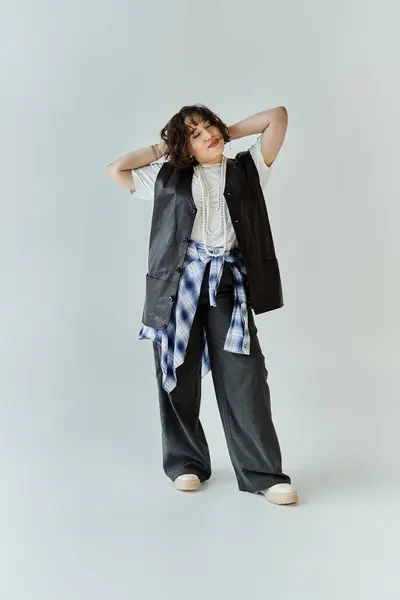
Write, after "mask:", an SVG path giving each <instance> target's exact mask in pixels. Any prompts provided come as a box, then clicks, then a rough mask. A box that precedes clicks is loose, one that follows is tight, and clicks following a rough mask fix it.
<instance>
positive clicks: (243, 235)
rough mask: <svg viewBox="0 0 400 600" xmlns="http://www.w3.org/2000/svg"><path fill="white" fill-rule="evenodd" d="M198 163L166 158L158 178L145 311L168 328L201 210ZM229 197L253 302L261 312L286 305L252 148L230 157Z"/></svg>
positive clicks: (146, 320) (149, 320)
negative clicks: (176, 163)
mask: <svg viewBox="0 0 400 600" xmlns="http://www.w3.org/2000/svg"><path fill="white" fill-rule="evenodd" d="M193 168H194V167H193V166H192V165H191V166H190V167H187V168H185V169H176V168H174V167H172V166H171V164H170V163H169V162H168V161H166V162H165V163H164V164H163V166H162V167H161V169H160V171H159V173H158V175H157V179H156V182H155V191H154V206H153V216H152V223H151V229H150V241H149V254H148V272H147V275H146V292H145V302H144V308H143V316H142V322H143V324H144V325H148V326H149V327H156V328H164V329H165V328H166V327H167V324H168V321H169V319H170V315H171V310H172V306H173V303H174V301H175V296H176V293H177V289H178V285H179V278H180V273H181V271H182V266H183V263H184V260H185V255H186V250H187V244H188V242H189V240H190V235H191V232H192V228H193V223H194V219H195V216H196V212H197V209H196V206H195V204H194V201H193V196H192V177H193ZM224 196H225V199H226V203H227V206H228V210H229V213H230V216H231V219H232V225H233V228H234V230H235V233H236V237H237V240H238V244H239V248H240V250H241V253H242V256H243V261H244V265H245V267H246V271H247V276H245V281H246V291H247V298H248V305H249V306H251V307H252V308H253V310H254V312H255V313H256V314H259V313H263V312H267V311H270V310H274V309H276V308H280V307H282V306H283V297H282V285H281V278H280V273H279V265H278V260H277V258H276V255H275V248H274V242H273V239H272V232H271V227H270V223H269V218H268V213H267V208H266V204H265V199H264V195H263V192H262V189H261V185H260V179H259V176H258V171H257V168H256V165H255V164H254V161H253V158H252V156H251V154H250V151H249V150H245V151H243V152H239V153H238V154H237V155H236V156H235V158H228V159H227V167H226V182H225V189H224Z"/></svg>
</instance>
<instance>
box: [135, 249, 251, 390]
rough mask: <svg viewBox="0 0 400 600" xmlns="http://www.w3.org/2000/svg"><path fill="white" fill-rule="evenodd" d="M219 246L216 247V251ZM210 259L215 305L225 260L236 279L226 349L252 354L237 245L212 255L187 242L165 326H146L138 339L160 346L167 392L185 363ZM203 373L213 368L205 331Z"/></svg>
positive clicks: (211, 285) (163, 382)
mask: <svg viewBox="0 0 400 600" xmlns="http://www.w3.org/2000/svg"><path fill="white" fill-rule="evenodd" d="M217 251H218V249H217V248H216V249H215V252H217ZM210 261H211V265H210V275H209V300H210V305H211V306H216V305H217V303H216V290H217V288H218V285H219V283H220V280H221V275H222V271H223V267H224V261H225V262H227V263H228V264H229V266H230V268H231V270H232V274H233V281H234V304H233V310H232V316H231V322H230V326H229V329H228V332H227V335H226V338H225V344H224V350H227V351H228V352H236V353H239V354H250V334H249V327H248V311H247V301H246V300H247V299H246V291H245V287H244V282H243V277H242V273H241V271H240V268H241V267H242V266H243V262H242V257H241V254H240V251H239V249H238V248H234V249H233V250H231V251H229V252H225V253H224V254H223V256H217V255H215V256H212V257H211V256H209V255H208V254H207V253H206V252H205V249H204V245H203V244H200V243H198V242H195V241H193V240H191V241H190V242H189V244H188V248H187V253H186V257H185V261H184V264H183V269H182V273H181V277H180V280H179V286H178V291H177V295H176V300H175V303H174V306H173V307H172V311H171V318H170V320H169V323H168V325H167V328H166V329H155V328H153V327H148V326H147V325H143V327H142V328H141V330H140V332H139V339H150V340H153V341H154V342H157V343H158V344H160V345H161V370H162V373H163V379H162V385H163V388H164V389H165V390H166V391H167V392H171V391H172V390H173V389H174V388H175V386H176V369H177V368H178V367H179V366H180V365H181V364H182V363H183V361H184V359H185V352H186V348H187V344H188V340H189V334H190V329H191V327H192V323H193V319H194V316H195V313H196V309H197V305H198V301H199V297H200V291H201V284H202V281H203V277H204V271H205V268H206V265H207V263H209V262H210ZM203 339H204V341H203V354H202V373H201V376H202V377H204V376H205V375H206V374H207V373H208V372H209V371H210V369H211V365H210V359H209V353H208V345H207V337H206V333H205V331H204V338H203Z"/></svg>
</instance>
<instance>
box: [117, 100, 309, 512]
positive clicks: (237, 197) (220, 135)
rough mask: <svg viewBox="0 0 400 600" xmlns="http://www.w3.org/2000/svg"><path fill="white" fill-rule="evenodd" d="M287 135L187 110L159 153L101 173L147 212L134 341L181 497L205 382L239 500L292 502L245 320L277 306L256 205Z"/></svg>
mask: <svg viewBox="0 0 400 600" xmlns="http://www.w3.org/2000/svg"><path fill="white" fill-rule="evenodd" d="M286 129H287V111H286V109H285V108H284V107H283V106H279V107H277V108H273V109H269V110H265V111H262V112H260V113H257V114H255V115H253V116H251V117H248V118H246V119H244V120H242V121H240V122H238V123H236V124H234V125H231V126H230V127H227V125H226V124H225V123H224V122H223V121H222V120H221V119H220V117H219V116H218V115H216V114H215V113H214V112H212V111H211V110H210V109H209V108H207V107H205V106H204V105H201V104H195V105H190V106H184V107H182V108H181V110H180V111H179V112H178V113H176V114H175V115H174V116H173V117H172V118H171V119H170V120H169V121H168V123H167V124H166V125H165V127H164V128H163V129H162V130H161V134H160V136H161V141H160V142H159V143H157V144H154V145H152V146H150V147H145V148H140V149H138V150H135V151H134V152H131V153H129V154H126V155H124V156H122V157H121V158H120V159H118V160H116V161H114V162H113V163H110V165H108V166H107V173H108V174H109V176H110V177H112V178H113V179H114V180H115V181H117V182H118V183H120V184H121V185H123V186H124V187H126V188H127V189H128V190H129V192H130V193H131V194H132V195H136V196H138V197H140V198H145V199H148V200H149V201H151V202H152V203H153V217H152V225H151V232H150V242H149V265H148V273H147V275H146V300H145V304H144V309H143V317H142V322H143V327H142V329H141V331H140V334H139V337H140V339H144V338H147V339H151V340H152V341H153V349H154V360H155V370H156V377H157V386H158V396H159V404H160V416H161V427H162V449H163V468H164V471H165V473H166V475H167V476H168V477H169V478H170V479H171V480H172V481H173V482H174V484H175V487H176V489H178V490H181V491H190V490H197V489H199V488H200V487H201V484H202V482H203V481H205V480H207V479H209V478H210V476H211V460H210V453H209V448H208V444H207V440H206V437H205V434H204V431H203V428H202V425H201V422H200V419H199V413H200V397H201V379H202V377H203V376H204V375H205V374H206V373H207V372H208V371H209V370H211V372H212V377H213V383H214V389H215V393H216V398H217V403H218V409H219V413H220V416H221V421H222V425H223V428H224V433H225V436H226V441H227V446H228V450H229V456H230V459H231V462H232V465H233V468H234V471H235V475H236V479H237V483H238V487H239V490H241V491H248V492H251V493H261V494H263V495H264V496H265V497H266V498H267V499H268V500H269V501H270V502H273V503H275V504H294V503H296V502H297V501H298V497H297V492H296V490H295V489H293V487H292V485H291V480H290V477H289V476H288V475H285V474H284V473H283V472H282V465H281V463H282V460H281V451H280V446H279V441H278V438H277V435H276V432H275V428H274V425H273V421H272V415H271V403H270V392H269V386H268V383H267V376H268V371H267V369H266V367H265V359H264V355H263V353H262V350H261V348H260V344H259V341H258V336H257V328H256V325H255V322H254V316H253V312H255V313H261V312H267V311H268V310H273V309H276V308H279V307H281V306H282V305H283V300H282V293H281V284H280V276H279V267H278V263H277V259H276V255H275V250H274V244H273V239H272V233H271V229H270V226H269V220H268V214H267V210H266V205H265V200H264V193H265V188H266V184H267V182H268V179H269V176H270V171H271V167H272V163H273V162H274V160H275V159H276V157H277V155H278V153H279V151H280V149H281V147H282V144H283V141H284V138H285V134H286ZM252 134H261V135H260V136H259V137H258V138H257V140H256V142H255V143H254V144H253V145H252V146H251V147H250V148H249V149H248V150H247V151H244V152H240V153H238V154H237V155H236V157H235V158H234V159H231V158H227V157H226V156H225V155H224V154H223V151H224V147H225V143H226V142H228V141H229V140H233V139H237V138H241V137H244V136H248V135H252Z"/></svg>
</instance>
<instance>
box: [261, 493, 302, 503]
mask: <svg viewBox="0 0 400 600" xmlns="http://www.w3.org/2000/svg"><path fill="white" fill-rule="evenodd" d="M265 497H266V498H267V500H268V501H269V502H272V504H297V502H298V501H299V498H298V496H297V493H296V492H292V493H291V494H285V495H284V496H283V494H279V493H278V492H269V493H268V492H267V493H266V494H265Z"/></svg>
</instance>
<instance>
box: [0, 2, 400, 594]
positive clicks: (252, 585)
mask: <svg viewBox="0 0 400 600" xmlns="http://www.w3.org/2000/svg"><path fill="white" fill-rule="evenodd" d="M2 13H3V15H2V17H3V18H2V32H1V39H2V40H3V42H4V47H3V51H2V53H1V63H2V67H3V73H2V81H3V86H2V95H1V116H2V122H3V123H2V160H1V164H2V173H3V175H2V194H1V199H2V219H1V225H2V231H1V238H0V239H1V244H2V253H1V260H2V269H1V273H2V280H1V283H2V285H1V341H2V343H1V368H2V376H1V392H2V393H1V415H2V416H1V437H0V446H1V455H0V460H1V467H2V474H1V512H0V519H1V521H2V523H1V529H2V533H1V547H2V552H3V556H2V561H1V565H2V567H1V568H2V571H3V572H2V576H1V578H0V591H1V596H2V597H4V598H7V600H39V599H40V600H50V599H51V600H54V599H55V598H57V600H64V599H65V600H67V599H68V600H71V599H72V598H79V599H81V598H82V599H83V598H85V599H89V598H90V599H91V598H97V599H99V600H100V599H101V600H103V599H108V598H109V599H111V598H112V599H114V598H115V599H116V598H118V599H119V600H123V599H132V598H138V599H139V598H140V599H141V600H142V599H143V600H147V599H153V598H158V597H161V594H162V597H163V598H168V599H169V598H176V597H177V596H180V595H182V594H183V593H185V595H186V594H188V593H189V594H190V596H191V597H193V598H201V597H210V598H217V597H219V596H221V595H222V597H224V596H226V597H228V596H229V597H231V598H239V597H243V596H244V594H246V597H251V596H252V595H254V594H259V595H261V594H271V597H272V596H273V597H274V598H275V599H278V598H279V599H285V600H288V599H289V598H291V597H292V596H291V593H295V594H296V597H297V598H307V599H310V598H313V599H314V598H315V599H318V600H320V599H321V598H324V599H326V598H329V599H330V598H337V597H341V598H354V597H359V598H363V599H364V600H366V599H375V598H378V597H379V598H389V597H390V598H393V597H395V596H396V593H399V591H400V582H399V576H398V569H397V567H396V566H395V562H396V554H398V543H397V542H398V536H399V533H400V531H399V527H400V520H399V516H400V515H399V513H400V510H399V500H398V497H399V496H398V494H399V491H400V486H399V467H400V458H399V442H398V431H399V420H400V408H399V403H398V377H397V375H398V364H397V363H398V359H399V350H400V348H399V325H400V322H399V310H398V308H399V302H400V287H399V282H398V273H399V267H398V265H399V243H398V227H399V225H398V224H399V219H400V210H399V202H398V200H399V185H398V173H399V169H398V166H397V164H395V163H396V162H397V159H398V147H399V116H400V114H399V113H400V111H399V106H400V86H399V79H398V64H396V62H397V61H396V57H398V56H399V51H400V48H399V42H398V37H397V34H398V23H399V18H400V9H399V7H398V4H397V3H396V2H395V1H394V0H393V1H392V2H390V1H386V2H380V3H375V2H372V1H361V0H346V1H344V0H340V1H339V2H326V1H317V0H314V1H312V0H307V1H305V2H294V1H293V2H287V3H283V4H282V3H276V2H265V1H261V0H259V1H255V0H251V1H250V2H246V3H242V2H221V1H219V2H217V1H216V0H213V1H212V2H211V0H205V1H203V2H202V3H194V2H189V1H188V2H183V1H178V0H177V1H174V2H172V1H171V0H170V1H167V2H165V1H164V2H162V1H161V0H155V1H154V2H152V3H149V4H145V3H138V2H136V3H133V4H129V3H123V2H117V3H116V2H106V1H104V2H100V3H98V2H85V3H83V4H82V3H81V2H79V3H78V2H64V3H56V4H54V3H51V2H45V1H43V0H41V1H39V2H36V3H32V2H19V3H18V4H17V5H15V4H14V5H13V6H12V9H10V8H3V9H2ZM396 67H397V68H396ZM193 102H203V103H205V104H207V105H209V106H210V107H211V108H212V109H214V110H215V111H216V112H217V113H219V114H220V115H221V117H222V118H223V119H224V120H225V121H226V122H227V123H228V124H231V123H233V122H236V121H238V120H240V119H243V118H245V117H247V116H249V115H251V114H253V113H255V112H258V111H260V110H263V109H265V108H271V107H273V106H277V105H279V104H284V105H285V106H286V107H287V109H288V112H289V128H288V133H287V137H286V141H285V144H284V146H283V148H282V150H281V153H280V155H279V157H278V158H277V160H276V163H275V165H274V168H273V172H272V173H271V179H270V181H269V184H268V185H269V189H268V194H267V198H266V201H267V205H268V209H269V213H270V217H271V223H272V227H273V233H274V237H275V243H276V250H277V254H278V257H279V260H280V266H281V274H282V280H283V291H284V301H285V306H284V308H282V309H280V310H278V311H274V312H271V313H269V314H264V315H259V316H257V317H256V323H257V326H258V330H259V336H260V340H261V344H262V347H263V350H264V354H265V356H266V364H267V368H268V371H269V383H270V388H271V399H272V408H273V416H274V421H275V425H276V428H277V431H278V435H279V438H280V442H281V447H282V453H283V467H284V470H285V471H286V472H288V473H289V474H290V475H291V477H292V479H293V483H294V485H295V486H296V488H297V489H298V491H299V496H300V504H299V506H297V507H294V508H288V507H276V506H273V505H271V504H269V503H268V502H267V501H266V500H265V498H263V497H262V496H255V495H250V494H245V493H242V492H239V491H238V490H237V487H236V482H235V478H234V473H233V469H232V467H231V465H230V462H229V458H228V454H227V449H226V445H225V439H224V437H223V432H222V427H221V425H220V420H219V415H218V412H217V407H216V401H215V397H214V392H213V387H212V381H211V375H208V376H207V378H206V379H204V380H203V405H202V413H201V416H202V420H203V425H204V427H205V430H206V434H207V437H208V441H209V444H210V448H211V454H212V460H213V469H214V473H213V477H212V479H211V480H210V482H209V484H208V485H207V486H206V487H205V488H204V489H203V490H202V491H201V492H200V493H198V494H194V495H190V494H189V495H188V494H182V493H179V492H177V491H175V490H174V488H173V486H172V483H171V482H170V481H169V480H168V479H167V478H166V476H165V475H164V473H163V471H162V467H161V441H160V424H159V414H158V401H157V396H156V385H155V376H154V367H153V357H152V348H151V342H148V341H144V340H143V341H138V340H137V334H138V331H139V328H140V320H141V312H142V305H143V300H144V278H145V273H146V267H147V244H148V236H149V227H150V218H151V205H150V204H149V203H147V202H146V201H142V200H140V199H138V198H132V197H131V196H130V195H129V193H128V191H127V190H124V189H123V188H122V187H120V186H118V184H116V183H114V182H112V181H111V180H109V179H108V178H107V176H106V173H105V166H106V164H107V163H109V162H111V161H112V160H114V159H115V158H117V157H118V156H120V155H122V154H124V153H125V152H128V151H130V150H133V149H135V148H138V147H141V146H143V145H149V144H151V143H154V142H155V141H157V139H158V132H159V130H160V129H161V127H162V126H163V125H164V124H165V123H166V121H167V120H168V118H170V117H171V116H172V114H173V113H174V112H176V111H177V110H178V109H179V108H180V107H181V106H182V105H183V104H187V103H193ZM253 139H254V137H253V136H252V137H249V138H245V139H242V140H239V141H235V142H233V143H232V148H231V149H229V147H228V148H227V154H228V155H233V153H235V152H237V151H239V150H241V149H245V148H247V147H248V146H249V145H250V143H251V142H252V141H253ZM397 558H398V557H397ZM186 586H187V587H186ZM259 597H261V596H259Z"/></svg>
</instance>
